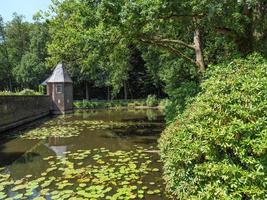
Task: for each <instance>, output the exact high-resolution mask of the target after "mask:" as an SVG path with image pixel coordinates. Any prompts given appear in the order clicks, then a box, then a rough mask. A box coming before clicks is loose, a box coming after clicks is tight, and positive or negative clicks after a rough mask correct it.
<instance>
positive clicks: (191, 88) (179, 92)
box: [164, 81, 200, 123]
mask: <svg viewBox="0 0 267 200" xmlns="http://www.w3.org/2000/svg"><path fill="white" fill-rule="evenodd" d="M199 91H200V88H199V83H198V82H197V81H186V82H183V83H180V85H179V87H177V88H175V89H172V91H171V92H170V91H169V92H168V93H169V95H170V97H171V98H170V101H168V102H167V104H166V105H165V111H164V112H165V119H166V121H167V122H168V123H170V122H172V121H174V120H175V119H176V118H177V117H178V116H179V115H180V114H181V113H183V111H184V109H185V107H186V105H187V104H189V103H190V102H192V100H193V99H194V97H195V96H196V95H197V94H198V93H199Z"/></svg>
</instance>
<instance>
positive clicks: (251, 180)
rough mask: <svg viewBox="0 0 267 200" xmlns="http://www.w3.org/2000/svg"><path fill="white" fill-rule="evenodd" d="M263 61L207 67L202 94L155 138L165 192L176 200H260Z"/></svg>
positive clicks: (265, 170)
mask: <svg viewBox="0 0 267 200" xmlns="http://www.w3.org/2000/svg"><path fill="white" fill-rule="evenodd" d="M266 68H267V61H266V60H264V59H263V58H262V57H261V56H259V55H257V54H253V55H251V56H250V57H248V58H247V59H236V60H234V61H233V62H231V63H228V64H220V65H217V66H210V69H209V71H208V73H207V79H206V80H205V81H204V82H203V83H202V84H201V88H202V92H201V93H200V94H199V95H198V96H197V97H196V98H195V99H194V101H193V102H192V103H191V104H189V105H188V106H187V108H186V110H185V111H184V113H183V114H182V115H181V116H179V117H178V118H177V120H176V121H175V122H173V123H172V124H171V125H170V126H169V127H168V128H167V129H166V130H165V131H164V133H163V135H162V137H161V139H160V149H161V156H162V159H163V160H164V171H165V175H164V176H165V180H166V181H167V185H168V187H167V188H168V189H169V190H170V191H172V192H173V193H174V194H176V195H177V197H178V198H180V199H264V198H266V191H267V181H266V177H267V154H266V147H267V143H266V142H267V131H266V127H267V118H266V116H267V109H266V108H267V71H266Z"/></svg>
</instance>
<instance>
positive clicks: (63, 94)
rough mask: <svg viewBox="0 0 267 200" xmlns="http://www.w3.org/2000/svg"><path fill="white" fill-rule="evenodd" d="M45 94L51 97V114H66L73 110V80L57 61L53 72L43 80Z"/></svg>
mask: <svg viewBox="0 0 267 200" xmlns="http://www.w3.org/2000/svg"><path fill="white" fill-rule="evenodd" d="M45 83H46V85H47V95H49V96H50V97H51V102H52V103H51V112H52V113H53V114H67V113H71V112H72V111H73V105H72V103H73V85H72V84H73V82H72V80H71V78H70V76H69V75H68V72H67V70H66V69H65V68H64V65H63V63H59V64H58V65H57V66H56V68H55V69H54V71H53V74H52V75H51V76H50V77H49V78H48V79H47V80H46V81H45Z"/></svg>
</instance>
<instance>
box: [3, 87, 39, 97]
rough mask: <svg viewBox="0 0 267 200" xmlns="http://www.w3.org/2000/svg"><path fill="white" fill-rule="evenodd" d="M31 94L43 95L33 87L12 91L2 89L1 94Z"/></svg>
mask: <svg viewBox="0 0 267 200" xmlns="http://www.w3.org/2000/svg"><path fill="white" fill-rule="evenodd" d="M13 95H14V96H20V95H21V96H24V95H25V96H31V95H42V93H40V92H36V91H34V90H31V89H23V90H21V91H16V92H10V91H0V96H13Z"/></svg>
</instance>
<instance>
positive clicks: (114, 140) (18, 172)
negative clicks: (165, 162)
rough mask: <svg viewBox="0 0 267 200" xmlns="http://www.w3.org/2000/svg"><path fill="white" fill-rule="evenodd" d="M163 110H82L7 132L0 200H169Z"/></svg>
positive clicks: (0, 155)
mask: <svg viewBox="0 0 267 200" xmlns="http://www.w3.org/2000/svg"><path fill="white" fill-rule="evenodd" d="M163 128H164V116H163V114H162V112H161V111H159V110H149V109H148V110H78V111H75V112H74V113H73V114H70V115H65V116H56V117H48V118H45V119H42V120H39V121H36V122H33V123H31V124H29V125H27V126H23V127H20V128H19V129H16V130H13V131H10V132H9V133H6V134H5V135H4V136H2V138H1V144H0V199H149V200H150V199H151V200H164V199H167V197H166V195H165V192H164V189H165V185H164V181H163V179H162V168H161V165H162V163H161V161H160V160H159V155H158V148H157V140H158V138H159V136H160V133H161V132H162V130H163Z"/></svg>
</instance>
